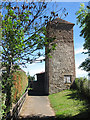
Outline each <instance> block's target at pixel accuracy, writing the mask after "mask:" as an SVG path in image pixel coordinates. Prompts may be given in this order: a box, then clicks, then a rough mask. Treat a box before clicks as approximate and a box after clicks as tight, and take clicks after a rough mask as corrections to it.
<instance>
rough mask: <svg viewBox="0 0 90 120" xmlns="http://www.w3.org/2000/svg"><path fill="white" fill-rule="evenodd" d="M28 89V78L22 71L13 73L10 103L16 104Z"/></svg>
mask: <svg viewBox="0 0 90 120" xmlns="http://www.w3.org/2000/svg"><path fill="white" fill-rule="evenodd" d="M27 87H28V78H27V76H26V74H25V72H24V71H22V70H17V71H16V72H14V73H13V87H12V88H11V90H12V102H13V103H16V102H17V101H18V100H19V99H20V97H21V96H22V95H23V93H24V92H25V90H26V88H27Z"/></svg>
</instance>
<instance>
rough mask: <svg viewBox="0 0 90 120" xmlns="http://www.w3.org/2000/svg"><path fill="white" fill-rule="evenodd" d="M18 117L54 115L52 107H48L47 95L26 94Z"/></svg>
mask: <svg viewBox="0 0 90 120" xmlns="http://www.w3.org/2000/svg"><path fill="white" fill-rule="evenodd" d="M19 116H20V118H21V117H23V118H25V117H28V116H30V117H32V116H39V117H47V116H55V113H54V111H53V109H52V108H51V107H50V102H49V99H48V96H28V95H27V96H26V100H25V102H24V104H23V107H22V108H21V111H20V114H19Z"/></svg>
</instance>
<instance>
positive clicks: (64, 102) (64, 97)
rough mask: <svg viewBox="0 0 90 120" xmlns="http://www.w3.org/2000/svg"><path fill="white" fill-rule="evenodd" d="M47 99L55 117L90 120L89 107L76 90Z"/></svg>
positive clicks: (53, 95) (63, 92) (65, 91)
mask: <svg viewBox="0 0 90 120" xmlns="http://www.w3.org/2000/svg"><path fill="white" fill-rule="evenodd" d="M49 99H50V103H51V106H52V108H53V109H54V111H55V114H56V116H57V117H59V118H65V119H66V118H71V119H73V120H74V119H75V118H77V119H75V120H78V119H80V118H82V119H85V120H90V105H89V103H88V101H87V100H86V99H84V98H83V97H82V96H81V95H80V94H79V93H78V92H77V91H76V90H64V91H62V92H59V93H56V94H52V95H49Z"/></svg>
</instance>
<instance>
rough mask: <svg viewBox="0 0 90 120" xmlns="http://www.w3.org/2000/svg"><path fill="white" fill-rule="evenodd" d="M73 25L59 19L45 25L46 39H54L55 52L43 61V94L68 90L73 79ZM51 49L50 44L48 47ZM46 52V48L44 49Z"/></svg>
mask: <svg viewBox="0 0 90 120" xmlns="http://www.w3.org/2000/svg"><path fill="white" fill-rule="evenodd" d="M73 26H74V24H73V23H70V22H67V21H65V20H62V19H60V18H57V19H55V20H53V21H52V22H51V23H49V24H48V25H47V36H48V38H51V37H52V38H53V37H55V40H54V41H53V42H54V43H56V45H57V46H56V50H54V51H51V53H50V55H51V56H52V58H47V56H46V61H45V83H46V84H47V85H46V88H45V93H47V94H52V93H57V92H60V91H61V90H64V89H68V88H69V86H70V85H71V84H72V82H73V81H74V79H75V58H74V41H73ZM48 47H49V48H50V47H51V44H49V46H48ZM46 51H47V47H46Z"/></svg>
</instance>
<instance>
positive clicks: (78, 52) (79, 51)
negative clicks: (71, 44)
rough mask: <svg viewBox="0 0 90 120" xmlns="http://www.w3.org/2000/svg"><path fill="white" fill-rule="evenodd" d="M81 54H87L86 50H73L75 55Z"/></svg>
mask: <svg viewBox="0 0 90 120" xmlns="http://www.w3.org/2000/svg"><path fill="white" fill-rule="evenodd" d="M82 52H87V50H84V49H83V47H82V48H77V49H75V55H76V54H81V53H82Z"/></svg>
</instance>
